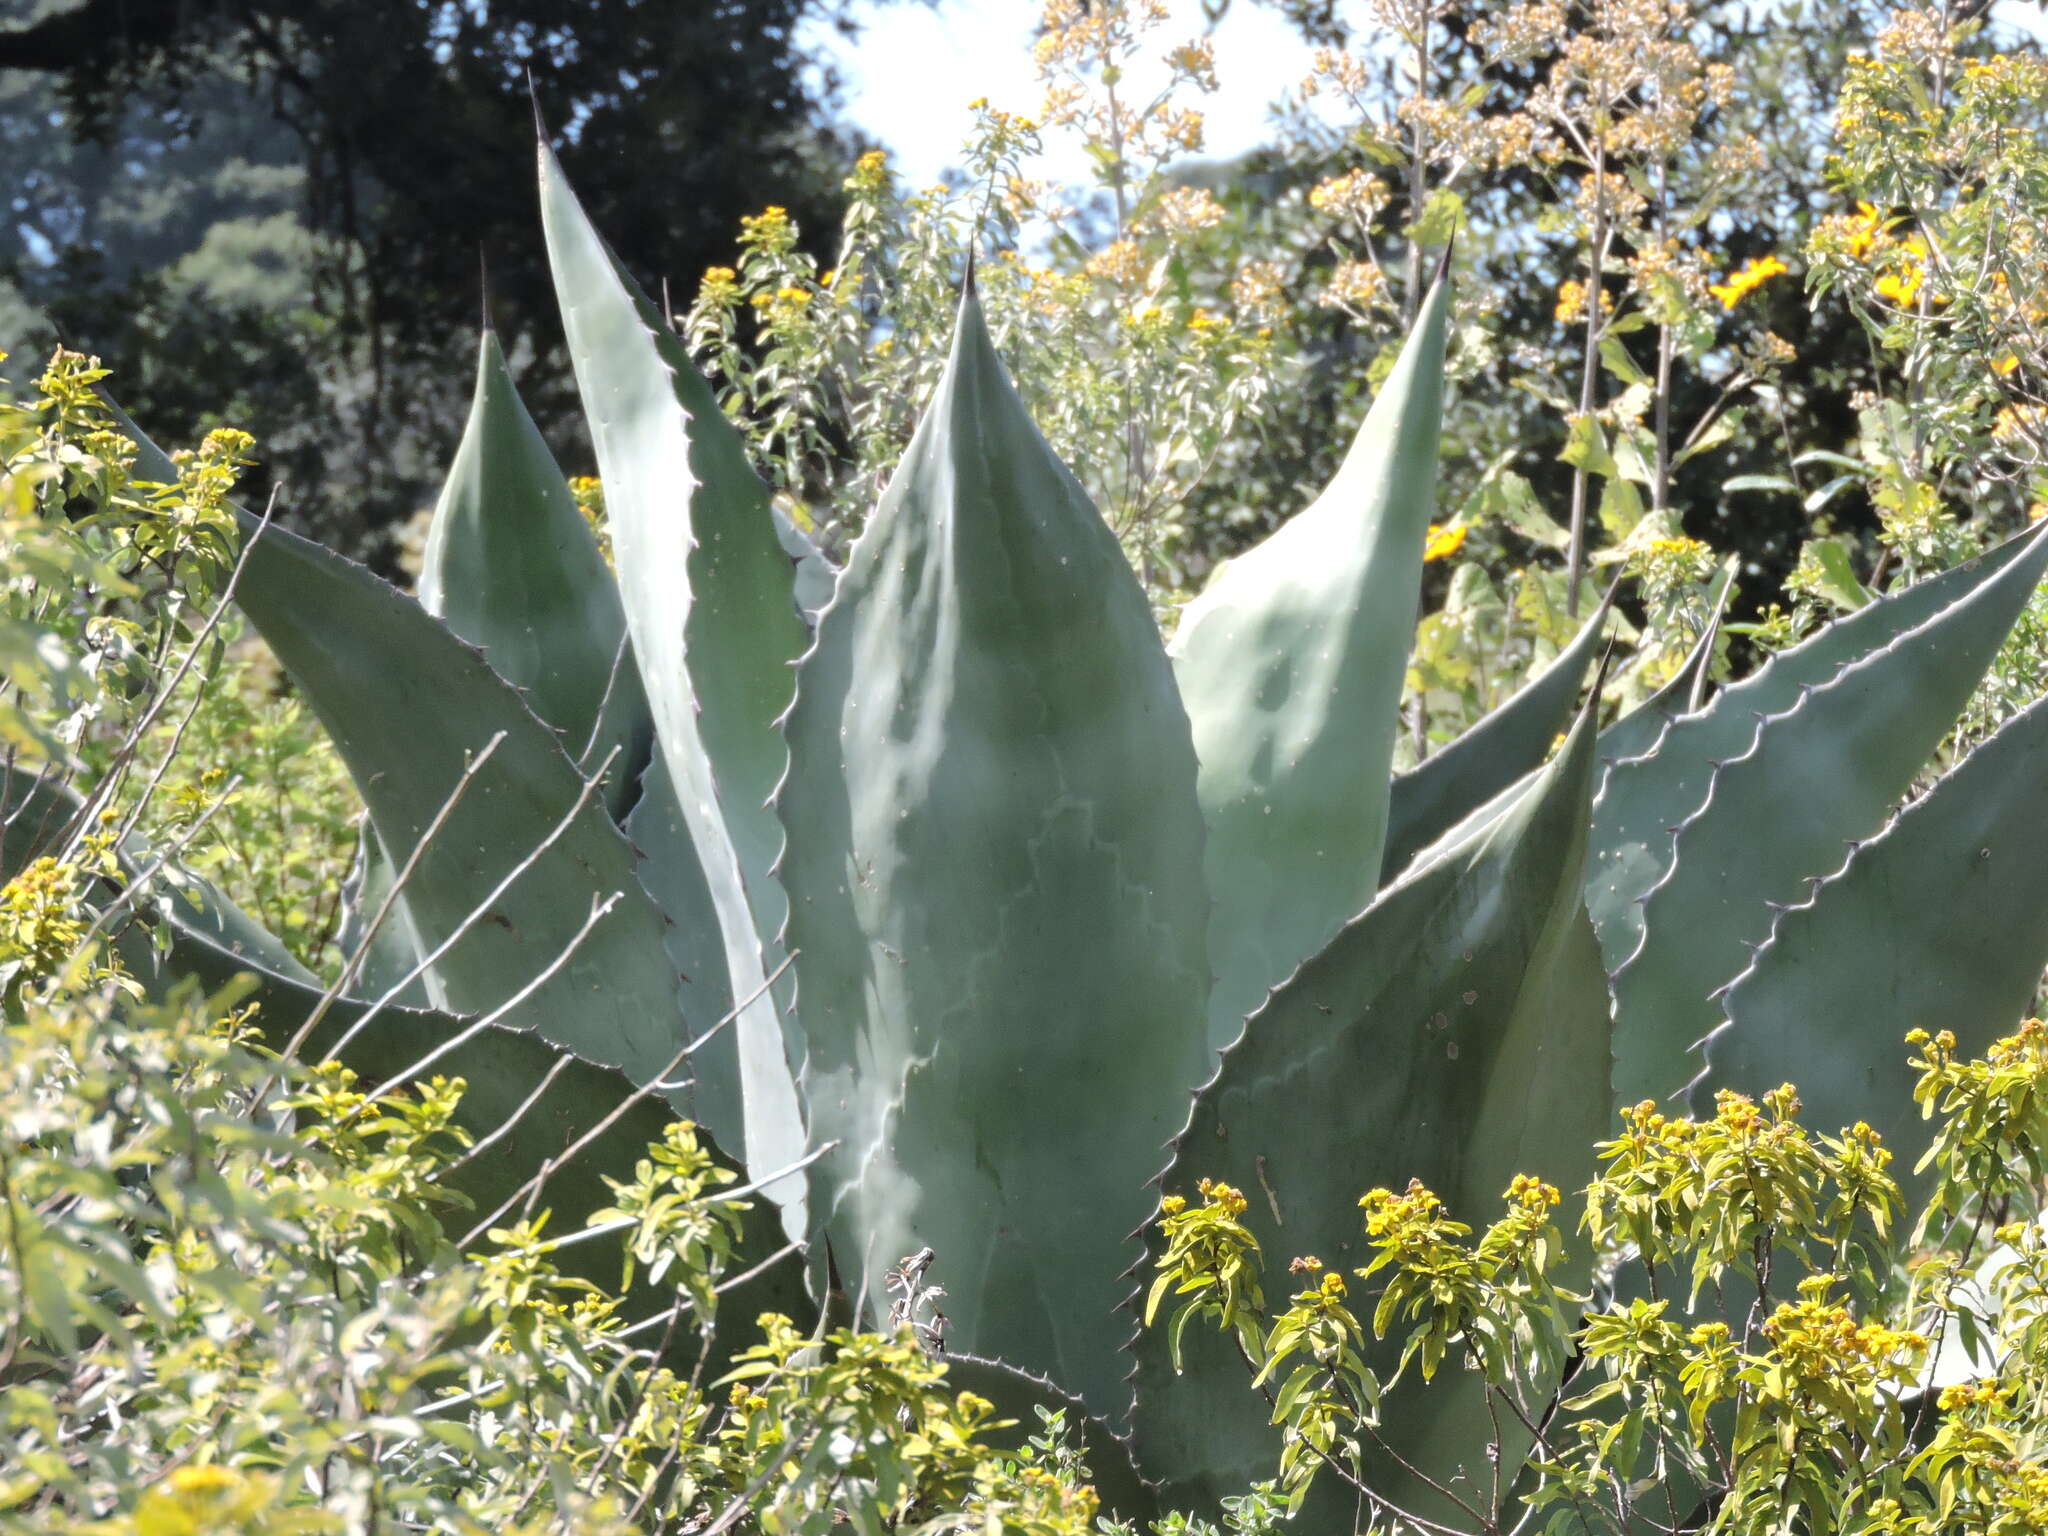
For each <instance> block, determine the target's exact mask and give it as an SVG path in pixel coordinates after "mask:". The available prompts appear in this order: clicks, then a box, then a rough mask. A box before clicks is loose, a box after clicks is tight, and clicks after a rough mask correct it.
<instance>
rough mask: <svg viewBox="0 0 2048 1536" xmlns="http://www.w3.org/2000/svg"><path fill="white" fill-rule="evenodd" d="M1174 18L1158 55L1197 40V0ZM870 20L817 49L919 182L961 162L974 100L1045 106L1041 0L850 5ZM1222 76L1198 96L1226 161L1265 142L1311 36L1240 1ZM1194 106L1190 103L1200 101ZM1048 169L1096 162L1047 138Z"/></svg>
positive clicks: (1232, 15) (815, 40) (1226, 35)
mask: <svg viewBox="0 0 2048 1536" xmlns="http://www.w3.org/2000/svg"><path fill="white" fill-rule="evenodd" d="M1172 9H1173V13H1174V14H1173V20H1172V21H1171V22H1170V23H1168V24H1166V25H1164V26H1162V27H1161V28H1160V30H1159V31H1158V32H1157V33H1155V34H1154V36H1156V37H1157V38H1159V40H1160V47H1159V49H1158V50H1157V51H1159V52H1164V51H1165V50H1166V49H1167V48H1169V47H1172V46H1174V45H1175V44H1178V43H1183V42H1188V41H1190V40H1192V39H1193V38H1196V37H1198V36H1200V35H1201V34H1202V32H1203V30H1204V21H1203V16H1202V7H1201V4H1200V0H1172ZM853 12H854V16H855V19H856V20H858V21H859V22H860V23H861V34H860V37H859V39H858V41H856V42H853V43H848V42H847V41H846V40H844V39H842V38H840V37H838V36H837V35H836V34H834V33H833V32H831V30H830V29H829V28H826V27H823V26H818V27H815V28H814V30H813V31H812V32H811V33H810V35H809V46H813V47H815V48H816V49H817V51H819V52H821V53H822V54H824V55H825V56H826V57H828V58H830V59H831V60H832V62H833V63H834V64H835V65H837V67H838V69H839V71H840V73H841V75H842V76H843V77H844V83H845V88H846V116H847V117H848V118H849V119H851V120H852V122H853V123H854V124H856V125H857V126H858V127H860V128H863V129H865V130H866V131H867V132H868V133H870V134H872V135H873V136H874V137H875V138H876V139H878V140H879V141H880V142H881V143H882V144H884V145H885V146H887V148H888V149H889V151H890V158H891V160H892V161H893V163H894V165H895V167H896V169H897V171H898V173H899V174H901V175H902V176H903V177H905V178H906V180H907V181H908V182H909V183H910V184H911V185H912V186H927V185H930V184H931V183H933V182H935V181H937V180H938V179H939V178H940V175H941V173H943V172H944V171H945V170H946V169H947V168H948V167H949V166H952V165H955V164H957V163H958V160H959V149H960V144H961V141H962V140H963V139H965V138H966V136H967V132H968V129H969V128H970V127H971V126H972V124H973V114H972V113H971V112H970V111H969V110H968V107H967V104H968V103H969V102H970V101H972V100H974V98H975V97H977V96H986V97H987V98H988V100H989V105H991V106H993V107H999V108H1002V109H1003V110H1005V111H1010V112H1021V113H1023V114H1024V115H1025V116H1027V117H1035V116H1036V115H1037V113H1038V105H1039V97H1040V95H1041V87H1040V85H1039V83H1038V77H1037V74H1036V71H1035V70H1034V68H1033V65H1032V62H1031V44H1032V41H1033V39H1034V37H1035V35H1036V24H1037V20H1038V6H1037V5H1036V4H1035V3H1034V0H943V3H942V4H940V5H938V6H936V7H931V6H926V5H922V4H919V3H918V0H893V3H864V4H857V5H855V6H854V7H853ZM1215 37H1216V74H1217V78H1218V82H1219V84H1220V86H1221V89H1220V90H1218V91H1217V93H1216V94H1215V95H1213V96H1211V97H1209V98H1207V99H1206V100H1204V101H1203V102H1201V103H1200V105H1201V110H1202V113H1203V117H1204V120H1205V127H1206V130H1207V138H1208V145H1207V150H1206V153H1207V154H1209V155H1212V156H1215V157H1216V158H1219V159H1223V158H1228V157H1230V156H1232V155H1235V154H1238V153H1241V152H1242V151H1244V150H1247V149H1251V148H1254V147H1255V146H1257V145H1258V144H1260V143H1262V142H1264V141H1265V139H1266V138H1267V137H1268V135H1267V133H1266V126H1265V125H1266V109H1267V107H1268V106H1269V105H1270V104H1271V103H1272V102H1273V101H1274V100H1275V99H1276V98H1278V97H1279V96H1280V94H1281V93H1282V92H1283V91H1286V90H1288V89H1290V88H1291V87H1292V86H1293V85H1295V84H1296V83H1297V82H1298V81H1299V80H1300V79H1301V77H1302V76H1303V75H1305V74H1307V73H1308V64H1309V53H1310V49H1309V46H1308V44H1306V43H1305V42H1303V41H1302V40H1301V38H1300V36H1299V35H1297V34H1296V33H1295V31H1294V30H1293V28H1291V27H1289V26H1288V25H1287V23H1286V22H1285V21H1284V20H1282V19H1281V18H1280V16H1279V15H1278V14H1277V13H1275V12H1274V11H1271V10H1269V9H1267V8H1265V7H1263V6H1257V5H1253V4H1251V3H1249V0H1237V3H1236V4H1234V5H1232V6H1231V7H1230V9H1229V11H1228V12H1227V13H1226V14H1225V16H1224V18H1223V21H1222V23H1221V25H1219V26H1218V27H1217V29H1216V33H1215ZM1190 104H1193V103H1192V101H1191V103H1190ZM1037 174H1039V175H1043V176H1047V177H1050V178H1051V179H1053V180H1056V181H1063V182H1073V183H1078V182H1083V181H1086V180H1087V161H1086V160H1085V159H1084V158H1083V157H1082V156H1081V153H1080V150H1079V148H1078V145H1077V141H1076V140H1074V139H1072V138H1071V137H1070V136H1068V135H1064V134H1051V135H1048V136H1047V142H1046V158H1045V161H1044V163H1043V166H1042V168H1041V169H1040V170H1039V171H1038V172H1037Z"/></svg>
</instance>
